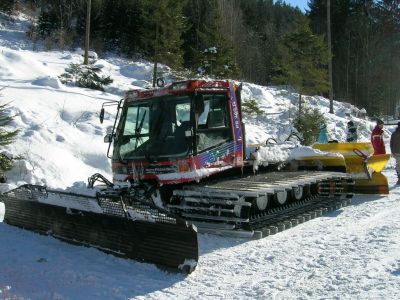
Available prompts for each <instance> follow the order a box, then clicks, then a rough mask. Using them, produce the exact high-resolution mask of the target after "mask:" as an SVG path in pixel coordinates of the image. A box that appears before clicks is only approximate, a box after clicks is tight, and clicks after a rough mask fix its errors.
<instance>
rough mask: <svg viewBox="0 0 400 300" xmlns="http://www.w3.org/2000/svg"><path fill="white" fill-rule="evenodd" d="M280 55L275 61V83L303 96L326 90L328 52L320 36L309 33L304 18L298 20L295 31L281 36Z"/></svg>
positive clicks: (309, 30)
mask: <svg viewBox="0 0 400 300" xmlns="http://www.w3.org/2000/svg"><path fill="white" fill-rule="evenodd" d="M280 53H281V56H280V57H278V58H276V59H275V60H274V66H275V75H274V77H273V81H274V83H276V84H290V85H292V86H294V87H295V88H296V89H297V90H298V91H299V92H300V93H302V94H323V93H325V92H327V91H328V74H327V64H328V58H329V52H328V49H327V46H326V45H325V43H324V40H323V37H322V36H317V35H314V34H313V33H312V32H311V29H310V27H309V23H308V20H307V19H306V18H300V19H298V27H297V29H296V30H295V31H293V32H292V33H290V34H287V35H285V36H284V38H283V40H282V43H281V51H280Z"/></svg>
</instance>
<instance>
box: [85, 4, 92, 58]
mask: <svg viewBox="0 0 400 300" xmlns="http://www.w3.org/2000/svg"><path fill="white" fill-rule="evenodd" d="M86 3H87V7H86V36H85V58H84V59H83V64H84V65H87V64H89V37H90V8H91V6H92V1H91V0H87V1H86Z"/></svg>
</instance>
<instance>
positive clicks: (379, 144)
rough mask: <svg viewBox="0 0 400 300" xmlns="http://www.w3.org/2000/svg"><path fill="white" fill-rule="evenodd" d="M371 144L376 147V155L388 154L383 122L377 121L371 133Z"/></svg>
mask: <svg viewBox="0 0 400 300" xmlns="http://www.w3.org/2000/svg"><path fill="white" fill-rule="evenodd" d="M371 143H372V147H374V154H373V155H377V154H386V149H385V143H384V142H383V121H382V120H379V119H378V120H376V126H375V128H374V130H372V133H371Z"/></svg>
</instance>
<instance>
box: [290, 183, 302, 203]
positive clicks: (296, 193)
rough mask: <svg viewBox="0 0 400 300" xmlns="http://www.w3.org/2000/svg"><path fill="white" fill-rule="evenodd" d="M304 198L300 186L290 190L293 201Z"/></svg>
mask: <svg viewBox="0 0 400 300" xmlns="http://www.w3.org/2000/svg"><path fill="white" fill-rule="evenodd" d="M303 196H304V189H303V187H302V186H296V187H294V188H293V189H292V198H293V200H295V201H297V200H301V199H302V198H303Z"/></svg>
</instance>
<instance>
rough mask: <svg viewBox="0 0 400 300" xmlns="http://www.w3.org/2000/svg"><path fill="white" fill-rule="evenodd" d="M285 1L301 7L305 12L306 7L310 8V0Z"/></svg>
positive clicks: (284, 0)
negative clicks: (308, 3)
mask: <svg viewBox="0 0 400 300" xmlns="http://www.w3.org/2000/svg"><path fill="white" fill-rule="evenodd" d="M283 2H286V3H287V4H290V5H291V6H294V7H296V6H297V7H299V8H300V9H301V10H302V11H303V12H305V10H306V9H308V5H307V2H308V0H283Z"/></svg>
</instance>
